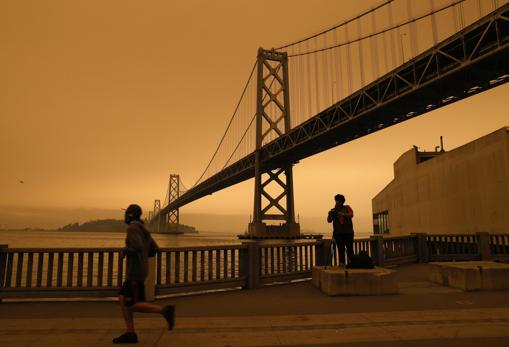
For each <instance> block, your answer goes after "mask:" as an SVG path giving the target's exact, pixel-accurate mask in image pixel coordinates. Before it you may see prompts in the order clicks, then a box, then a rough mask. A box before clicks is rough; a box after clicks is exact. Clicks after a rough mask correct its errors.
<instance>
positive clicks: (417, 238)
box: [412, 233, 429, 263]
mask: <svg viewBox="0 0 509 347" xmlns="http://www.w3.org/2000/svg"><path fill="white" fill-rule="evenodd" d="M412 236H413V237H414V242H415V250H416V252H417V261H418V262H419V263H427V262H429V254H428V244H427V235H426V233H412Z"/></svg>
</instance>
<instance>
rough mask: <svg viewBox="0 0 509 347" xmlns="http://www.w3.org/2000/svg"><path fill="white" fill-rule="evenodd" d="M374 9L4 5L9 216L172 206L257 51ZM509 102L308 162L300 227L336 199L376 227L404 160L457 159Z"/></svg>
mask: <svg viewBox="0 0 509 347" xmlns="http://www.w3.org/2000/svg"><path fill="white" fill-rule="evenodd" d="M378 3H379V1H378V0H377V1H368V0H365V1H348V2H347V1H337V0H314V1H295V0H285V1H273V0H272V1H266V0H262V1H240V0H235V1H234V0H232V1H205V0H204V1H198V0H192V1H184V2H176V1H166V0H165V1H163V0H161V1H144V2H141V1H126V0H122V1H120V0H119V1H108V0H101V1H96V0H88V1H68V0H58V1H57V0H49V1H37V0H33V1H9V2H7V1H4V2H1V3H0V51H1V52H2V54H0V158H1V165H2V166H1V167H2V170H0V191H1V192H2V193H1V194H0V205H3V206H18V207H23V206H26V207H58V208H71V207H72V208H75V207H84V208H90V207H96V208H105V209H113V210H115V209H119V208H121V207H125V206H126V205H127V204H128V203H130V202H139V203H140V204H142V206H144V207H145V209H147V210H148V209H149V208H151V207H152V204H153V200H154V199H155V198H159V199H161V200H164V196H163V195H164V190H165V189H166V186H167V179H168V176H169V174H170V173H178V174H180V175H181V178H182V180H183V181H184V183H185V184H186V185H187V186H190V185H192V183H194V181H195V180H196V179H197V178H198V176H199V175H200V174H201V172H202V170H203V168H204V166H205V165H206V163H207V162H208V159H209V158H210V156H211V155H212V152H213V149H214V148H215V147H216V145H217V142H218V141H219V139H220V136H221V135H222V132H223V131H224V128H225V127H226V124H227V122H228V120H229V117H230V116H231V113H232V111H233V108H234V106H235V103H236V101H237V99H238V97H239V95H240V92H241V89H242V87H243V84H244V82H245V79H246V77H247V75H248V73H249V71H250V68H251V67H252V64H253V62H254V60H255V58H256V51H257V49H258V47H259V46H262V47H265V48H270V47H273V46H278V45H280V44H282V43H286V42H288V41H292V40H296V39H299V38H302V37H304V36H306V35H309V34H311V33H314V32H317V31H319V30H321V29H323V28H326V27H329V26H331V25H334V24H337V23H339V22H341V21H342V20H344V19H347V18H349V17H352V16H353V15H355V14H357V13H359V12H361V11H363V10H365V9H367V8H370V7H372V6H374V5H375V4H378ZM508 91H509V86H507V85H506V86H501V87H498V88H496V89H494V90H491V91H488V92H485V93H482V94H480V95H477V96H474V97H471V98H469V99H467V100H464V101H461V102H459V103H455V104H452V105H450V106H447V107H444V108H442V109H439V110H436V111H433V112H431V113H428V114H427V115H424V116H421V117H418V118H416V119H413V120H410V121H407V122H404V123H402V124H399V125H397V126H394V127H391V128H388V129H386V130H383V131H380V132H377V133H375V134H373V135H370V136H368V137H364V138H362V139H359V140H357V141H354V142H351V143H348V144H346V145H344V146H341V147H338V148H335V149H332V150H329V151H327V152H325V153H321V154H319V155H316V156H314V157H312V158H308V159H305V160H303V161H301V162H300V163H299V164H298V165H297V166H296V167H295V169H294V176H295V177H294V184H295V199H296V213H298V214H299V215H300V217H301V221H302V223H303V224H305V221H306V216H321V215H323V214H324V213H325V212H326V211H327V210H328V209H329V208H330V207H331V206H332V203H333V201H332V196H333V195H334V194H336V193H338V192H341V193H343V194H345V195H346V197H347V202H348V203H349V204H351V205H352V206H353V207H354V210H356V212H357V216H359V217H363V218H364V219H366V220H369V218H370V215H371V198H372V197H373V196H374V195H375V194H376V193H378V192H379V191H380V190H381V189H382V188H383V187H384V186H385V185H386V184H387V183H388V182H389V181H390V180H391V179H392V164H393V162H394V161H395V160H396V159H397V158H398V157H399V155H400V154H401V153H402V152H404V151H406V150H407V149H409V148H410V147H411V146H412V145H417V146H419V147H421V148H425V149H427V150H433V149H434V147H435V146H436V145H437V144H438V142H439V136H440V135H443V136H444V142H445V148H446V149H452V148H454V147H457V146H459V145H462V144H464V143H466V142H469V141H471V140H473V139H475V138H477V137H480V136H482V135H485V134H487V133H489V132H491V131H494V130H496V129H498V128H500V127H502V126H506V125H509V117H508V115H507V111H506V105H507V96H508V95H509V94H508ZM19 180H23V181H24V182H25V183H23V184H21V183H19ZM252 205H253V181H251V180H250V181H247V182H244V183H242V184H240V185H237V186H234V187H231V188H229V189H227V190H224V191H222V192H218V193H215V194H214V195H212V196H209V197H206V198H204V199H202V200H200V201H197V202H194V203H192V204H190V205H189V206H186V207H184V208H182V209H181V213H182V214H185V213H214V214H221V213H227V214H230V213H235V214H245V215H246V216H248V215H249V214H251V213H252ZM246 218H247V217H246ZM247 222H248V220H246V224H247ZM0 224H1V221H0ZM27 225H30V221H29V220H27ZM362 227H363V228H369V225H368V224H366V223H364V224H363V226H362Z"/></svg>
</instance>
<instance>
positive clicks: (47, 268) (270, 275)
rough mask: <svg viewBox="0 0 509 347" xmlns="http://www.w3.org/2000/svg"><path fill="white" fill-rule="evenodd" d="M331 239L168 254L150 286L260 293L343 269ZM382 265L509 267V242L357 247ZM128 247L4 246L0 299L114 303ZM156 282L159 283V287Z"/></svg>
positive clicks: (367, 241) (381, 240)
mask: <svg viewBox="0 0 509 347" xmlns="http://www.w3.org/2000/svg"><path fill="white" fill-rule="evenodd" d="M331 251H332V250H331V240H330V239H320V240H306V241H282V242H278V243H276V242H270V243H267V242H247V243H244V244H242V245H220V246H204V247H175V248H161V249H160V250H159V252H158V253H157V254H156V256H155V259H154V260H155V261H154V260H151V262H150V264H152V266H151V270H150V271H151V273H152V277H150V276H149V278H150V279H149V280H148V281H149V282H148V284H151V285H152V286H153V289H150V290H153V292H154V293H153V294H154V295H155V296H162V295H167V294H173V293H189V292H197V291H205V290H215V289H224V288H257V287H260V286H263V285H268V284H275V283H280V282H288V281H292V280H296V279H307V278H310V277H311V273H312V269H313V267H314V266H323V265H337V264H338V260H339V259H338V258H339V255H338V252H335V254H334V256H332V254H331ZM354 251H355V253H359V252H360V251H365V252H367V253H368V255H369V256H370V257H371V258H372V259H373V261H374V263H375V264H376V265H377V266H394V265H398V264H404V263H409V262H429V261H453V260H456V261H460V260H488V259H494V260H499V261H509V235H508V234H488V233H476V234H469V235H466V234H465V235H427V234H412V235H410V236H397V237H388V236H379V235H375V236H371V237H370V238H364V239H357V240H354ZM125 273H126V261H125V258H123V257H122V249H121V248H88V249H82V248H9V247H8V246H7V245H0V299H1V298H23V297H28V298H38V297H45V298H52V297H53V298H54V297H62V298H70V297H114V296H116V295H117V292H118V289H119V287H120V286H121V284H122V282H123V281H124V280H125ZM152 282H153V283H152Z"/></svg>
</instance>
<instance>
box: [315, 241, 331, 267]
mask: <svg viewBox="0 0 509 347" xmlns="http://www.w3.org/2000/svg"><path fill="white" fill-rule="evenodd" d="M331 242H332V241H331V240H330V239H321V240H320V241H318V242H317V243H316V252H315V264H316V266H331V265H332V259H331V252H330V245H331Z"/></svg>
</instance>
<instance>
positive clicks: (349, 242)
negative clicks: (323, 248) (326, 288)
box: [327, 194, 353, 265]
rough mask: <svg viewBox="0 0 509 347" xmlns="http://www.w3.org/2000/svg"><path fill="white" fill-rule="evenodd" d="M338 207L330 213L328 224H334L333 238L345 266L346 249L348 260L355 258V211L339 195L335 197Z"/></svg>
mask: <svg viewBox="0 0 509 347" xmlns="http://www.w3.org/2000/svg"><path fill="white" fill-rule="evenodd" d="M334 200H335V202H336V205H335V206H334V208H333V209H331V210H330V211H329V214H328V216H327V222H328V223H332V226H333V232H332V237H333V238H334V240H335V241H336V245H337V246H338V252H339V262H340V263H341V264H343V265H344V264H345V247H346V253H347V254H348V258H349V259H352V256H353V223H352V218H353V210H352V208H351V207H350V206H348V205H345V197H344V196H343V195H341V194H337V195H336V196H335V197H334Z"/></svg>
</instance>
